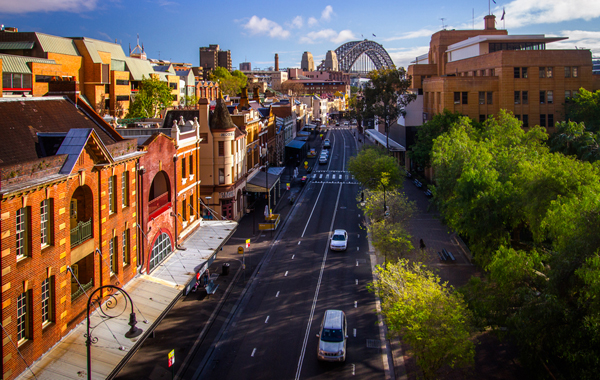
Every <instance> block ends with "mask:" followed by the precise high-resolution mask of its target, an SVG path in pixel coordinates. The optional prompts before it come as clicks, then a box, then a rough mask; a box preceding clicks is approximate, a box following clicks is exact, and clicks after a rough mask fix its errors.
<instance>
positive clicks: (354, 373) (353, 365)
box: [352, 364, 356, 376]
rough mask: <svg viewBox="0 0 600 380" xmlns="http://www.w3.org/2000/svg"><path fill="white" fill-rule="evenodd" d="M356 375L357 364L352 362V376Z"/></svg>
mask: <svg viewBox="0 0 600 380" xmlns="http://www.w3.org/2000/svg"><path fill="white" fill-rule="evenodd" d="M355 375H356V365H355V364H352V376H355Z"/></svg>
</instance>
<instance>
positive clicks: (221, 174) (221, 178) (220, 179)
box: [219, 169, 225, 185]
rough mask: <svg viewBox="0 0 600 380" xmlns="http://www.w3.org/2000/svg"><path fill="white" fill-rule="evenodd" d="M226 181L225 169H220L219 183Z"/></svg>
mask: <svg viewBox="0 0 600 380" xmlns="http://www.w3.org/2000/svg"><path fill="white" fill-rule="evenodd" d="M224 183H225V169H219V185H222V184H224Z"/></svg>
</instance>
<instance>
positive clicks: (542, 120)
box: [540, 115, 546, 127]
mask: <svg viewBox="0 0 600 380" xmlns="http://www.w3.org/2000/svg"><path fill="white" fill-rule="evenodd" d="M545 126H546V115H540V127H545Z"/></svg>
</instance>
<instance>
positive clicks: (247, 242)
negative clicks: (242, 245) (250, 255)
mask: <svg viewBox="0 0 600 380" xmlns="http://www.w3.org/2000/svg"><path fill="white" fill-rule="evenodd" d="M246 248H250V239H246Z"/></svg>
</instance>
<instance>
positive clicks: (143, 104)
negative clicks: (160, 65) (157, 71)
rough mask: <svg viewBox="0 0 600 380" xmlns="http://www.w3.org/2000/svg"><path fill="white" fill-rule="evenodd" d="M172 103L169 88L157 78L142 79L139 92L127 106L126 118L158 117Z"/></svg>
mask: <svg viewBox="0 0 600 380" xmlns="http://www.w3.org/2000/svg"><path fill="white" fill-rule="evenodd" d="M172 103H173V95H172V94H171V88H170V87H169V84H168V83H166V82H161V81H160V80H159V79H158V78H144V79H142V83H141V84H140V90H139V91H138V93H137V94H136V95H135V98H134V100H133V102H132V103H131V104H130V105H129V113H128V114H127V118H136V117H150V118H154V117H158V116H159V115H160V112H161V111H162V110H163V109H165V108H166V107H170V106H171V105H172Z"/></svg>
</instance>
